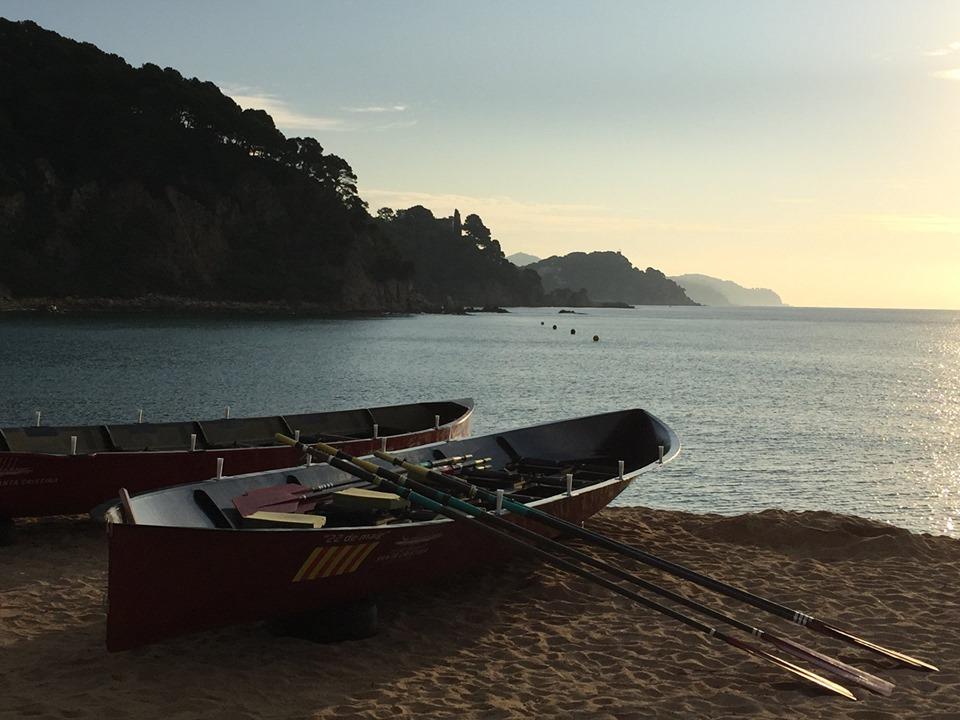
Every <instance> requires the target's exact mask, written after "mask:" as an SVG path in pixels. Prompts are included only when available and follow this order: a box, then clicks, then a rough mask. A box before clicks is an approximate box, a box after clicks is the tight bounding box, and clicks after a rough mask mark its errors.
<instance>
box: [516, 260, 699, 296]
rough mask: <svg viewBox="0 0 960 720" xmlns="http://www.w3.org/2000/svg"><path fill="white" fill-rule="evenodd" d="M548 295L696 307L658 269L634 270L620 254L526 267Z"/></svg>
mask: <svg viewBox="0 0 960 720" xmlns="http://www.w3.org/2000/svg"><path fill="white" fill-rule="evenodd" d="M527 269H532V270H536V271H537V273H538V274H539V275H540V278H541V280H542V282H543V287H544V290H546V291H547V292H550V291H555V290H559V289H569V290H577V289H580V288H583V289H585V290H586V291H587V294H589V295H590V297H591V298H592V299H593V300H594V301H596V302H622V303H634V304H637V305H696V303H695V302H693V301H692V300H691V299H690V298H688V297H687V295H686V294H685V293H684V291H683V288H681V287H680V286H679V285H677V284H676V283H675V282H673V281H672V280H670V279H669V278H668V277H666V276H665V275H664V274H663V273H662V272H660V271H659V270H657V269H656V268H652V267H648V268H647V269H646V270H645V271H644V270H640V269H638V268H635V267H634V266H633V265H631V264H630V261H629V260H627V259H626V258H625V257H624V256H623V255H621V254H620V253H619V252H610V251H607V252H592V253H582V252H574V253H570V254H569V255H563V256H557V255H554V256H552V257H549V258H547V259H546V260H541V261H539V262H536V263H533V264H532V265H527Z"/></svg>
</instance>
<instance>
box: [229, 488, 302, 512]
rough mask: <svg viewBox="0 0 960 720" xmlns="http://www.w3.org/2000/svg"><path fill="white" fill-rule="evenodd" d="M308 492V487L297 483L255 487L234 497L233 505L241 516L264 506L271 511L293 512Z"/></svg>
mask: <svg viewBox="0 0 960 720" xmlns="http://www.w3.org/2000/svg"><path fill="white" fill-rule="evenodd" d="M308 492H310V488H308V487H304V486H303V485H300V484H297V483H287V484H285V485H274V486H272V487H265V488H257V489H256V490H251V491H249V492H246V493H244V494H243V495H238V496H237V497H235V498H234V499H233V506H234V507H235V508H236V509H237V512H239V513H240V515H241V516H242V517H248V516H250V515H252V514H253V513H255V512H257V511H258V510H263V509H265V508H269V509H270V510H271V511H273V512H295V511H296V509H297V507H298V506H299V504H300V500H301V499H302V498H303V496H304V495H305V494H307V493H308ZM282 508H286V509H282Z"/></svg>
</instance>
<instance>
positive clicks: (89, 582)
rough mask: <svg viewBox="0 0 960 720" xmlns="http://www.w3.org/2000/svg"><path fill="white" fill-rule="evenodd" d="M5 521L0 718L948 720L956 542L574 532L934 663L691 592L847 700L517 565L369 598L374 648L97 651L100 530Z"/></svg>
mask: <svg viewBox="0 0 960 720" xmlns="http://www.w3.org/2000/svg"><path fill="white" fill-rule="evenodd" d="M19 525H20V527H19V530H20V543H19V544H18V545H17V546H14V547H5V548H0V698H2V702H0V717H2V718H20V717H42V718H46V717H51V718H94V717H105V716H108V717H111V718H134V719H145V718H155V717H164V718H177V717H180V718H191V717H200V716H202V717H205V718H220V717H222V718H338V719H347V718H397V717H409V718H414V717H450V718H460V717H468V718H529V717H590V718H594V717H595V718H617V719H626V718H647V717H658V718H674V717H677V718H680V717H695V718H733V717H753V718H786V717H808V718H851V720H881V719H884V718H891V719H893V718H906V717H911V718H913V717H915V718H929V719H935V718H943V719H945V718H958V717H960V672H958V670H957V668H958V666H960V602H958V600H957V588H958V587H960V541H957V540H951V539H949V538H946V537H932V536H929V535H917V534H913V533H910V532H907V531H905V530H900V529H897V528H893V527H891V526H888V525H882V524H879V523H875V522H872V521H868V520H863V519H860V518H855V517H849V516H841V515H834V514H831V513H826V512H807V513H788V512H783V511H775V510H770V511H766V512H763V513H759V514H752V515H742V516H738V517H721V516H717V515H691V514H686V513H678V512H667V511H660V510H649V509H645V508H616V509H608V510H606V511H604V512H602V513H601V514H600V515H598V516H596V517H595V518H594V519H593V520H591V521H590V522H589V523H588V527H590V528H591V529H594V530H597V531H599V532H603V533H607V534H610V535H612V536H615V537H617V538H618V539H621V540H624V541H626V542H631V543H635V544H638V545H641V546H643V547H645V548H646V549H648V550H651V551H653V552H657V553H659V554H662V555H663V556H665V557H668V558H670V559H673V560H676V561H679V562H682V563H684V564H687V565H689V566H691V567H694V568H697V569H701V570H704V571H706V572H709V573H710V574H713V575H715V576H717V577H720V578H723V579H725V580H727V581H730V582H733V583H735V584H740V585H743V586H745V587H748V588H749V589H752V590H754V591H756V592H759V593H761V594H764V595H767V596H769V597H771V598H774V599H776V600H778V601H781V602H783V603H785V604H787V605H790V606H793V607H797V608H799V609H803V610H805V611H807V612H809V613H811V614H813V615H815V616H819V617H822V618H823V619H829V620H834V621H836V622H837V623H838V624H840V625H841V626H842V627H845V628H847V629H849V630H852V631H855V632H858V633H859V634H860V635H861V636H863V637H865V638H868V639H871V640H874V641H876V642H878V643H880V644H883V645H887V646H889V647H892V648H895V649H898V650H900V651H903V652H906V653H909V654H914V655H916V656H918V657H921V658H923V659H925V660H928V661H930V662H933V663H934V664H937V665H939V666H940V667H941V670H942V671H941V672H939V673H922V672H917V671H912V670H909V669H906V668H903V667H897V666H895V665H894V664H893V663H892V662H888V661H885V660H883V659H881V658H879V657H877V656H869V655H867V654H865V653H862V652H859V651H856V650H854V649H852V648H849V647H847V646H841V645H839V644H838V643H836V642H833V641H831V640H829V639H827V638H823V637H822V636H819V635H816V634H814V633H812V632H808V631H804V630H802V629H800V628H796V626H793V625H790V624H788V623H785V622H783V621H779V620H777V619H775V618H770V617H769V616H765V615H763V614H761V613H760V612H759V611H755V610H753V609H752V608H749V607H747V606H744V605H742V604H739V603H735V602H733V601H728V600H725V599H722V598H720V597H719V596H716V595H713V594H712V593H707V592H706V591H698V590H696V589H691V590H690V593H689V594H691V595H692V596H694V597H696V598H698V599H702V600H704V601H707V602H710V603H713V604H715V605H717V606H722V607H723V608H725V609H726V610H728V611H730V612H731V613H735V614H736V615H737V616H738V617H741V618H743V619H746V620H749V621H750V622H753V623H754V624H757V625H759V626H761V627H766V628H768V629H771V630H781V631H783V634H789V635H791V636H792V637H795V638H796V639H797V640H798V641H800V642H802V643H804V644H806V645H808V646H810V647H814V648H817V649H820V650H822V651H825V652H827V653H829V654H832V655H834V656H835V657H838V658H840V659H842V660H844V661H846V662H850V663H854V664H856V665H858V666H859V667H862V668H863V669H865V670H868V671H870V672H874V673H876V674H878V675H880V676H881V677H883V678H885V679H887V680H890V681H891V682H893V683H895V684H896V686H897V687H896V689H895V691H894V693H893V695H892V696H891V697H889V698H884V697H880V696H876V695H871V694H870V693H868V692H867V691H865V690H861V689H857V688H853V687H851V689H852V690H854V692H855V694H856V695H857V697H858V699H859V701H858V702H852V701H849V700H844V699H843V698H840V697H836V696H831V695H828V694H825V693H822V692H819V691H818V690H817V689H816V688H813V687H808V686H806V685H804V684H802V683H801V682H799V681H796V680H795V679H794V678H793V677H792V676H790V675H789V674H786V673H783V672H782V671H780V670H778V669H777V668H775V667H773V666H767V665H764V664H760V663H759V662H758V661H755V660H754V659H752V658H750V657H749V656H747V655H745V654H743V653H739V652H737V651H735V650H734V649H733V648H729V647H728V646H725V645H721V644H720V643H717V642H715V641H711V640H710V639H709V638H706V637H705V636H703V635H700V634H698V633H695V632H693V631H689V630H687V629H685V628H683V627H682V626H680V625H678V624H677V623H675V622H674V621H672V620H669V619H667V618H664V617H662V616H659V615H656V614H654V613H652V612H651V611H648V610H645V609H644V608H641V607H639V606H634V605H632V604H631V603H629V602H628V601H626V600H624V599H622V598H619V597H616V596H613V595H611V594H610V593H608V592H607V591H605V590H603V589H600V588H596V587H593V586H591V585H589V584H588V583H586V582H585V581H582V580H579V579H572V578H570V577H566V576H564V575H562V574H560V573H558V572H557V571H555V570H553V569H550V568H546V567H543V566H541V565H539V564H537V563H534V562H531V561H526V560H517V561H514V562H513V563H510V564H509V565H507V566H505V567H502V568H489V567H488V568H485V569H482V570H479V571H476V572H473V573H471V574H467V575H463V576H460V577H458V578H455V579H453V580H452V581H450V582H445V583H441V584H438V585H434V586H431V587H424V588H418V589H416V590H410V591H404V592H399V593H396V594H393V595H388V596H384V597H382V598H381V599H380V605H379V610H380V621H381V630H380V633H379V634H378V635H377V636H375V637H373V638H369V639H367V640H361V641H354V642H346V643H341V644H334V645H320V644H314V643H310V642H307V641H304V640H299V639H295V638H283V637H276V636H274V635H273V634H271V633H270V632H269V629H268V627H267V625H266V624H263V623H260V624H254V625H247V626H242V627H235V628H229V629H225V630H218V631H212V632H207V633H203V634H199V635H193V636H189V637H184V638H180V639H176V640H172V641H168V642H165V643H161V644H157V645H154V646H150V647H146V648H142V649H139V650H135V651H131V652H126V653H116V654H109V653H107V652H106V650H105V649H104V642H103V636H104V597H105V584H106V570H107V557H106V542H105V537H104V531H103V528H102V527H100V526H97V525H95V524H93V523H91V522H90V521H87V520H84V519H81V518H53V519H46V520H42V521H21V522H20V523H19ZM635 569H636V570H637V571H638V574H640V575H642V576H643V577H645V578H647V579H650V580H652V581H654V582H657V583H660V584H662V585H665V586H668V587H671V588H678V587H682V588H683V589H684V590H685V591H686V590H687V589H688V588H690V586H689V585H687V584H682V583H678V582H675V581H674V580H673V579H672V578H667V577H665V576H663V575H662V574H661V573H658V572H656V571H654V570H652V569H649V568H645V567H643V566H639V567H636V568H635ZM144 571H145V572H149V568H144ZM795 630H796V632H794V631H795ZM875 658H876V659H875Z"/></svg>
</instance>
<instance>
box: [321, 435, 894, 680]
mask: <svg viewBox="0 0 960 720" xmlns="http://www.w3.org/2000/svg"><path fill="white" fill-rule="evenodd" d="M317 448H318V449H319V450H320V451H321V452H324V453H327V454H330V455H334V456H335V457H338V458H341V459H343V460H347V461H348V462H352V463H353V464H355V465H357V466H359V467H361V468H363V469H364V470H367V471H368V472H372V473H374V474H376V475H379V476H381V477H384V476H386V477H388V478H389V477H390V475H394V474H395V473H390V471H389V470H386V469H385V468H381V467H380V466H378V465H374V464H373V463H368V462H366V461H364V460H360V459H357V458H352V457H351V456H349V455H347V454H346V453H344V452H342V451H341V450H339V449H338V448H335V447H331V446H329V445H323V444H318V445H317ZM404 484H405V485H407V486H408V487H411V488H413V489H414V490H418V489H419V487H418V486H419V485H420V484H419V483H417V482H416V481H412V480H410V478H407V479H406V480H405V481H404ZM451 484H455V485H457V486H460V485H461V483H451ZM479 517H481V519H483V520H485V521H487V522H490V521H491V520H490V518H491V516H490V515H487V514H483V515H479ZM496 520H497V521H498V522H504V521H502V520H500V518H496ZM503 527H505V528H507V529H509V530H510V531H511V532H513V533H515V534H518V535H520V536H522V537H524V538H526V539H527V540H528V541H530V542H533V543H537V544H540V545H544V546H546V547H549V548H550V549H551V550H554V551H557V552H562V553H565V554H566V555H568V556H570V557H572V558H574V559H575V560H577V561H578V562H581V563H584V564H586V565H590V566H592V567H595V568H597V569H599V570H602V571H603V572H605V573H607V574H609V575H612V576H614V577H616V578H618V579H620V580H626V581H627V582H630V583H633V584H634V585H637V586H639V587H642V588H643V589H644V590H647V591H649V592H653V593H655V594H657V595H660V596H661V597H665V598H667V599H669V600H672V601H673V602H676V603H679V604H681V605H684V606H686V607H688V608H690V609H692V610H694V611H695V612H699V613H700V614H702V615H706V616H708V617H710V618H713V619H714V620H719V621H720V622H723V623H726V624H728V625H731V626H733V627H735V628H737V629H738V630H741V631H743V632H745V633H749V634H751V635H753V636H754V637H756V638H757V639H759V640H763V641H765V642H768V643H770V644H772V645H774V646H775V647H777V648H779V649H781V650H783V651H785V652H788V653H790V654H791V655H794V656H795V657H798V658H802V659H803V660H805V661H807V662H810V663H812V664H814V665H816V666H817V667H819V668H821V669H822V670H825V671H827V672H831V673H833V674H834V675H836V676H837V677H839V678H841V679H843V680H845V681H848V682H852V683H855V684H857V685H860V686H862V687H865V688H867V689H868V690H870V691H872V692H875V693H878V694H880V695H885V696H889V695H890V694H891V693H892V692H893V689H894V685H893V683H891V682H888V681H886V680H883V679H882V678H879V677H877V676H876V675H872V674H871V673H868V672H866V671H863V670H860V669H859V668H855V667H853V666H852V665H848V664H847V663H844V662H841V661H840V660H837V659H835V658H831V657H830V656H828V655H824V654H823V653H820V652H818V651H816V650H812V649H810V648H807V647H804V646H803V645H801V644H800V643H797V642H794V641H792V640H788V639H787V638H782V637H779V636H777V635H774V634H773V633H771V632H769V631H765V630H761V629H760V628H757V627H754V626H752V625H749V624H747V623H745V622H742V621H740V620H737V619H736V618H734V617H731V616H729V615H725V614H724V613H722V612H720V611H718V610H714V609H713V608H711V607H708V606H707V605H703V604H702V603H699V602H697V601H696V600H692V599H690V598H688V597H686V596H684V595H680V594H679V593H676V592H673V591H672V590H668V589H667V588H664V587H660V586H659V585H655V584H653V583H651V582H649V581H647V580H644V579H643V578H640V577H638V576H636V575H634V574H632V573H629V572H627V571H625V570H624V569H622V568H620V567H617V566H616V565H612V564H611V563H609V562H606V561H604V560H600V559H598V558H595V557H593V556H592V555H588V554H586V553H584V552H581V551H579V550H576V549H575V548H571V547H569V546H567V545H564V544H563V543H558V542H555V541H553V540H551V539H549V538H546V537H544V536H543V535H541V534H540V533H537V532H534V531H533V530H530V529H528V528H525V527H523V526H520V525H515V524H513V523H507V524H506V525H505V526H503Z"/></svg>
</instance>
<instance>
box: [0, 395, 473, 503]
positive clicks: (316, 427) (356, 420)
mask: <svg viewBox="0 0 960 720" xmlns="http://www.w3.org/2000/svg"><path fill="white" fill-rule="evenodd" d="M472 413H473V400H470V399H462V400H452V401H444V402H425V403H414V404H409V405H391V406H385V407H376V408H369V409H358V410H340V411H333V412H319V413H307V414H298V415H274V416H271V417H257V418H232V419H231V418H224V419H219V420H203V421H195V422H169V423H135V424H131V425H88V426H67V427H47V426H37V427H15V428H2V429H0V520H2V519H4V518H15V517H30V516H40V515H59V514H67V513H83V512H88V511H90V510H91V509H93V508H94V507H96V506H97V505H100V504H102V503H104V502H106V501H108V500H110V499H112V498H116V497H117V491H118V489H119V488H120V487H126V488H127V489H128V490H129V491H130V492H132V493H139V492H145V491H148V490H155V489H157V488H161V487H164V486H167V485H174V484H179V483H189V482H197V481H199V480H205V479H207V478H211V477H215V476H216V475H217V470H218V459H222V460H223V462H222V472H223V473H224V474H229V475H241V474H244V473H252V472H260V471H263V470H272V469H274V468H282V467H288V466H292V465H297V464H299V463H301V462H303V457H302V454H301V453H300V452H299V451H297V450H296V449H295V448H291V447H288V446H286V445H280V444H278V443H277V442H276V440H275V439H274V436H275V434H276V433H283V434H287V435H298V436H299V437H300V438H301V439H303V440H304V441H305V442H316V441H318V440H323V441H324V442H329V443H331V444H334V445H338V446H340V447H342V448H343V449H344V450H345V451H347V452H350V453H354V454H365V453H369V452H371V451H372V450H374V449H377V448H381V447H384V446H385V447H386V448H387V449H394V450H399V449H402V448H407V447H411V446H413V445H423V444H424V443H430V442H435V441H438V440H450V439H455V438H460V437H465V436H466V435H468V434H469V430H470V419H471V416H472Z"/></svg>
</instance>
